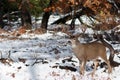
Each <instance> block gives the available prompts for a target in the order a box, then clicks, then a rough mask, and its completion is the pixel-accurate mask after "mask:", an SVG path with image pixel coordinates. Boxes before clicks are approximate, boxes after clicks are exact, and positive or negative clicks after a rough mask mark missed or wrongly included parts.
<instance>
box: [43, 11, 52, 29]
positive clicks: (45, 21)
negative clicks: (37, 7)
mask: <svg viewBox="0 0 120 80" xmlns="http://www.w3.org/2000/svg"><path fill="white" fill-rule="evenodd" d="M50 14H51V12H45V13H44V14H43V19H42V23H41V28H42V29H44V30H47V26H48V19H49V17H50Z"/></svg>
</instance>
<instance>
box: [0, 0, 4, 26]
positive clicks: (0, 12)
mask: <svg viewBox="0 0 120 80" xmlns="http://www.w3.org/2000/svg"><path fill="white" fill-rule="evenodd" d="M3 27H4V22H3V3H2V1H0V28H3Z"/></svg>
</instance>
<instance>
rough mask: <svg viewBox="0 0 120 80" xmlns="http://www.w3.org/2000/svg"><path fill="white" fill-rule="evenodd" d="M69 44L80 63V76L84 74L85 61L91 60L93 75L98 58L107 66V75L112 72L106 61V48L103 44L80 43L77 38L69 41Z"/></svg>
mask: <svg viewBox="0 0 120 80" xmlns="http://www.w3.org/2000/svg"><path fill="white" fill-rule="evenodd" d="M71 43H72V49H73V52H74V54H75V56H76V57H77V58H78V60H79V61H81V66H80V73H81V74H84V69H85V65H86V62H87V60H93V61H94V66H95V67H94V70H93V73H92V75H93V74H94V73H95V70H96V68H97V59H98V57H101V58H102V59H103V60H104V61H105V63H106V64H107V65H108V73H111V72H112V68H111V65H110V62H109V60H108V59H107V55H106V46H105V45H104V44H102V43H100V42H97V41H95V42H91V43H80V42H79V40H78V37H75V38H74V39H71Z"/></svg>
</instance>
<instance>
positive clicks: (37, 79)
mask: <svg viewBox="0 0 120 80" xmlns="http://www.w3.org/2000/svg"><path fill="white" fill-rule="evenodd" d="M68 41H69V39H68V38H67V37H66V35H65V34H64V33H61V32H58V33H55V34H53V33H51V32H49V31H48V32H47V33H45V34H42V35H38V34H23V35H21V36H19V38H17V39H13V40H12V39H9V38H7V39H4V38H2V39H0V57H1V59H0V80H119V79H120V76H119V75H120V72H119V71H120V66H119V67H115V68H114V69H113V72H112V73H111V74H110V75H108V73H107V71H105V68H100V67H98V69H97V71H96V73H95V75H94V76H93V77H92V76H91V75H90V73H91V71H92V68H91V65H92V63H91V62H88V63H87V65H86V69H87V70H86V72H85V75H84V76H82V75H80V74H79V61H78V59H77V58H76V57H75V56H74V54H73V53H72V50H71V46H70V44H68ZM118 47H119V48H120V45H119V46H117V48H118ZM70 57H72V58H70ZM11 59H12V60H11ZM118 61H119V62H120V59H118Z"/></svg>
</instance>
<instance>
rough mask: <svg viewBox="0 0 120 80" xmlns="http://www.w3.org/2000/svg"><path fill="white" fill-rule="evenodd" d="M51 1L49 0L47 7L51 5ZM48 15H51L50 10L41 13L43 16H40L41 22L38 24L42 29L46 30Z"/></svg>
mask: <svg viewBox="0 0 120 80" xmlns="http://www.w3.org/2000/svg"><path fill="white" fill-rule="evenodd" d="M52 3H53V1H52V0H50V2H49V5H48V7H50V6H51V5H52ZM50 15H51V11H48V12H44V14H43V18H42V22H41V26H40V27H41V28H42V29H43V30H47V26H48V19H49V17H50Z"/></svg>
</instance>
